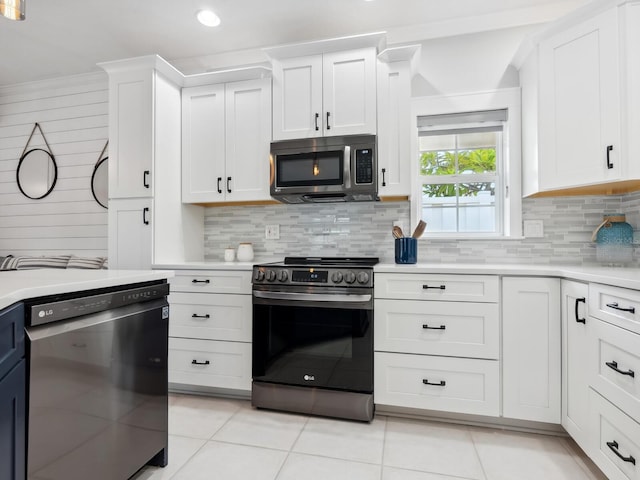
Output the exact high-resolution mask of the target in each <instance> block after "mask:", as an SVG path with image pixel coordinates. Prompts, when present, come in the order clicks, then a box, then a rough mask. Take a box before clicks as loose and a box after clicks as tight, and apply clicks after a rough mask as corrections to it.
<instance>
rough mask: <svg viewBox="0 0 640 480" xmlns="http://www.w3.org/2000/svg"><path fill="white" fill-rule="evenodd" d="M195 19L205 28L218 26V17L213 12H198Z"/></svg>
mask: <svg viewBox="0 0 640 480" xmlns="http://www.w3.org/2000/svg"><path fill="white" fill-rule="evenodd" d="M196 17H197V18H198V21H199V22H200V23H201V24H203V25H205V26H207V27H217V26H218V25H220V17H219V16H218V15H216V14H215V12H214V11H213V10H200V11H199V12H198V13H197V15H196Z"/></svg>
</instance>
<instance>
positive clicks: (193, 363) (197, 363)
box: [191, 360, 211, 365]
mask: <svg viewBox="0 0 640 480" xmlns="http://www.w3.org/2000/svg"><path fill="white" fill-rule="evenodd" d="M210 363H211V362H210V361H209V360H205V361H204V362H199V361H197V360H191V365H209V364H210Z"/></svg>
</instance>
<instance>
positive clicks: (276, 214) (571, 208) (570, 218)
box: [205, 192, 640, 267]
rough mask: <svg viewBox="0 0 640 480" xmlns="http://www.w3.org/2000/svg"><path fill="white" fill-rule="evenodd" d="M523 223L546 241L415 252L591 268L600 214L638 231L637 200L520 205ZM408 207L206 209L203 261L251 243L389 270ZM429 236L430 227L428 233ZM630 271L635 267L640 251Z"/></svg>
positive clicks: (431, 258)
mask: <svg viewBox="0 0 640 480" xmlns="http://www.w3.org/2000/svg"><path fill="white" fill-rule="evenodd" d="M522 209H523V220H529V219H531V220H534V219H535V220H543V222H544V237H543V238H525V239H520V240H432V239H423V240H421V241H420V243H419V246H418V261H420V262H440V263H527V264H533V263H536V264H550V263H553V264H596V263H597V261H596V248H595V244H594V243H592V242H591V234H592V232H593V230H594V229H595V228H596V227H597V226H598V225H599V224H600V222H601V221H602V215H603V213H625V214H626V215H627V222H629V223H630V224H631V225H632V226H633V227H634V229H635V230H639V229H640V192H637V193H633V194H628V195H622V196H581V197H557V198H536V199H524V200H523V203H522ZM409 211H410V207H409V203H408V202H375V203H370V202H366V203H347V204H325V205H295V206H294V205H264V206H251V207H247V206H230V207H210V208H207V210H206V212H205V260H207V261H220V260H222V257H223V251H224V248H225V247H227V246H232V247H237V245H238V243H240V242H252V243H253V248H254V251H255V255H256V257H257V258H258V259H260V258H282V257H284V256H285V255H324V256H346V255H352V256H356V255H357V256H378V257H380V258H381V259H382V260H383V261H388V262H393V246H394V245H393V237H392V236H391V227H392V225H393V222H394V221H396V220H399V221H401V222H403V223H404V224H405V225H408V224H409ZM273 224H277V225H280V239H279V240H265V238H264V231H265V226H266V225H273ZM427 230H428V227H427ZM633 258H634V260H633V263H632V264H630V266H634V267H638V266H640V260H639V259H640V246H636V247H635V250H634V257H633Z"/></svg>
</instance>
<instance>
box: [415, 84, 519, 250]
mask: <svg viewBox="0 0 640 480" xmlns="http://www.w3.org/2000/svg"><path fill="white" fill-rule="evenodd" d="M479 95H482V94H479ZM469 97H473V96H472V95H469V96H461V98H460V102H464V101H466V100H469ZM436 98H443V97H436ZM446 98H447V99H449V100H450V99H451V97H446ZM456 98H457V97H456ZM423 100H424V102H426V103H427V104H428V103H429V102H431V103H432V104H433V103H434V101H433V99H423ZM435 103H437V102H435ZM496 104H498V105H500V103H498V102H484V103H483V102H477V101H476V102H473V101H472V102H469V105H468V106H469V107H474V106H476V105H482V106H494V105H496ZM464 106H465V105H460V107H459V108H461V109H462V108H464ZM504 106H505V105H504V104H502V107H503V108H496V109H491V110H471V109H469V110H466V111H449V112H446V113H441V112H437V113H434V114H421V115H416V117H415V120H416V129H417V152H416V156H415V157H414V158H417V164H418V165H417V168H416V169H414V171H417V175H414V180H415V181H414V189H413V192H414V193H413V195H412V213H413V214H414V216H416V217H417V218H413V219H412V223H414V224H415V223H417V222H418V220H419V219H423V220H424V221H426V222H427V230H426V235H427V236H432V237H434V236H435V237H438V236H440V237H450V236H453V237H485V238H486V237H499V238H503V237H505V236H520V235H521V227H520V218H521V206H520V204H521V202H520V181H519V175H520V168H519V162H520V155H519V134H517V135H516V133H518V132H514V125H513V124H517V127H518V128H519V119H516V121H511V120H510V111H509V108H504ZM449 108H451V106H450V105H449ZM511 109H512V112H511V113H513V111H516V113H517V115H518V116H519V110H518V109H517V108H515V107H514V106H511ZM416 111H417V110H416ZM421 111H422V112H425V113H426V112H428V111H429V109H428V108H424V109H423V110H421ZM515 137H517V138H515ZM509 141H510V142H509ZM509 143H511V146H512V147H513V145H518V150H517V152H516V153H517V154H515V155H514V154H513V148H512V149H511V150H512V157H513V158H509V155H508V153H509V151H510V149H509ZM514 162H516V164H515V165H514ZM514 172H517V175H515V174H514ZM514 197H515V198H514Z"/></svg>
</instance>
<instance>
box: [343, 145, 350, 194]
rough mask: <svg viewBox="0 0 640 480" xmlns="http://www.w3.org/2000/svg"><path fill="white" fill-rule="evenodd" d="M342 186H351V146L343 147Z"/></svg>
mask: <svg viewBox="0 0 640 480" xmlns="http://www.w3.org/2000/svg"><path fill="white" fill-rule="evenodd" d="M343 167H344V168H343V177H344V186H345V187H346V188H351V147H350V146H349V145H345V147H344V165H343Z"/></svg>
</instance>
